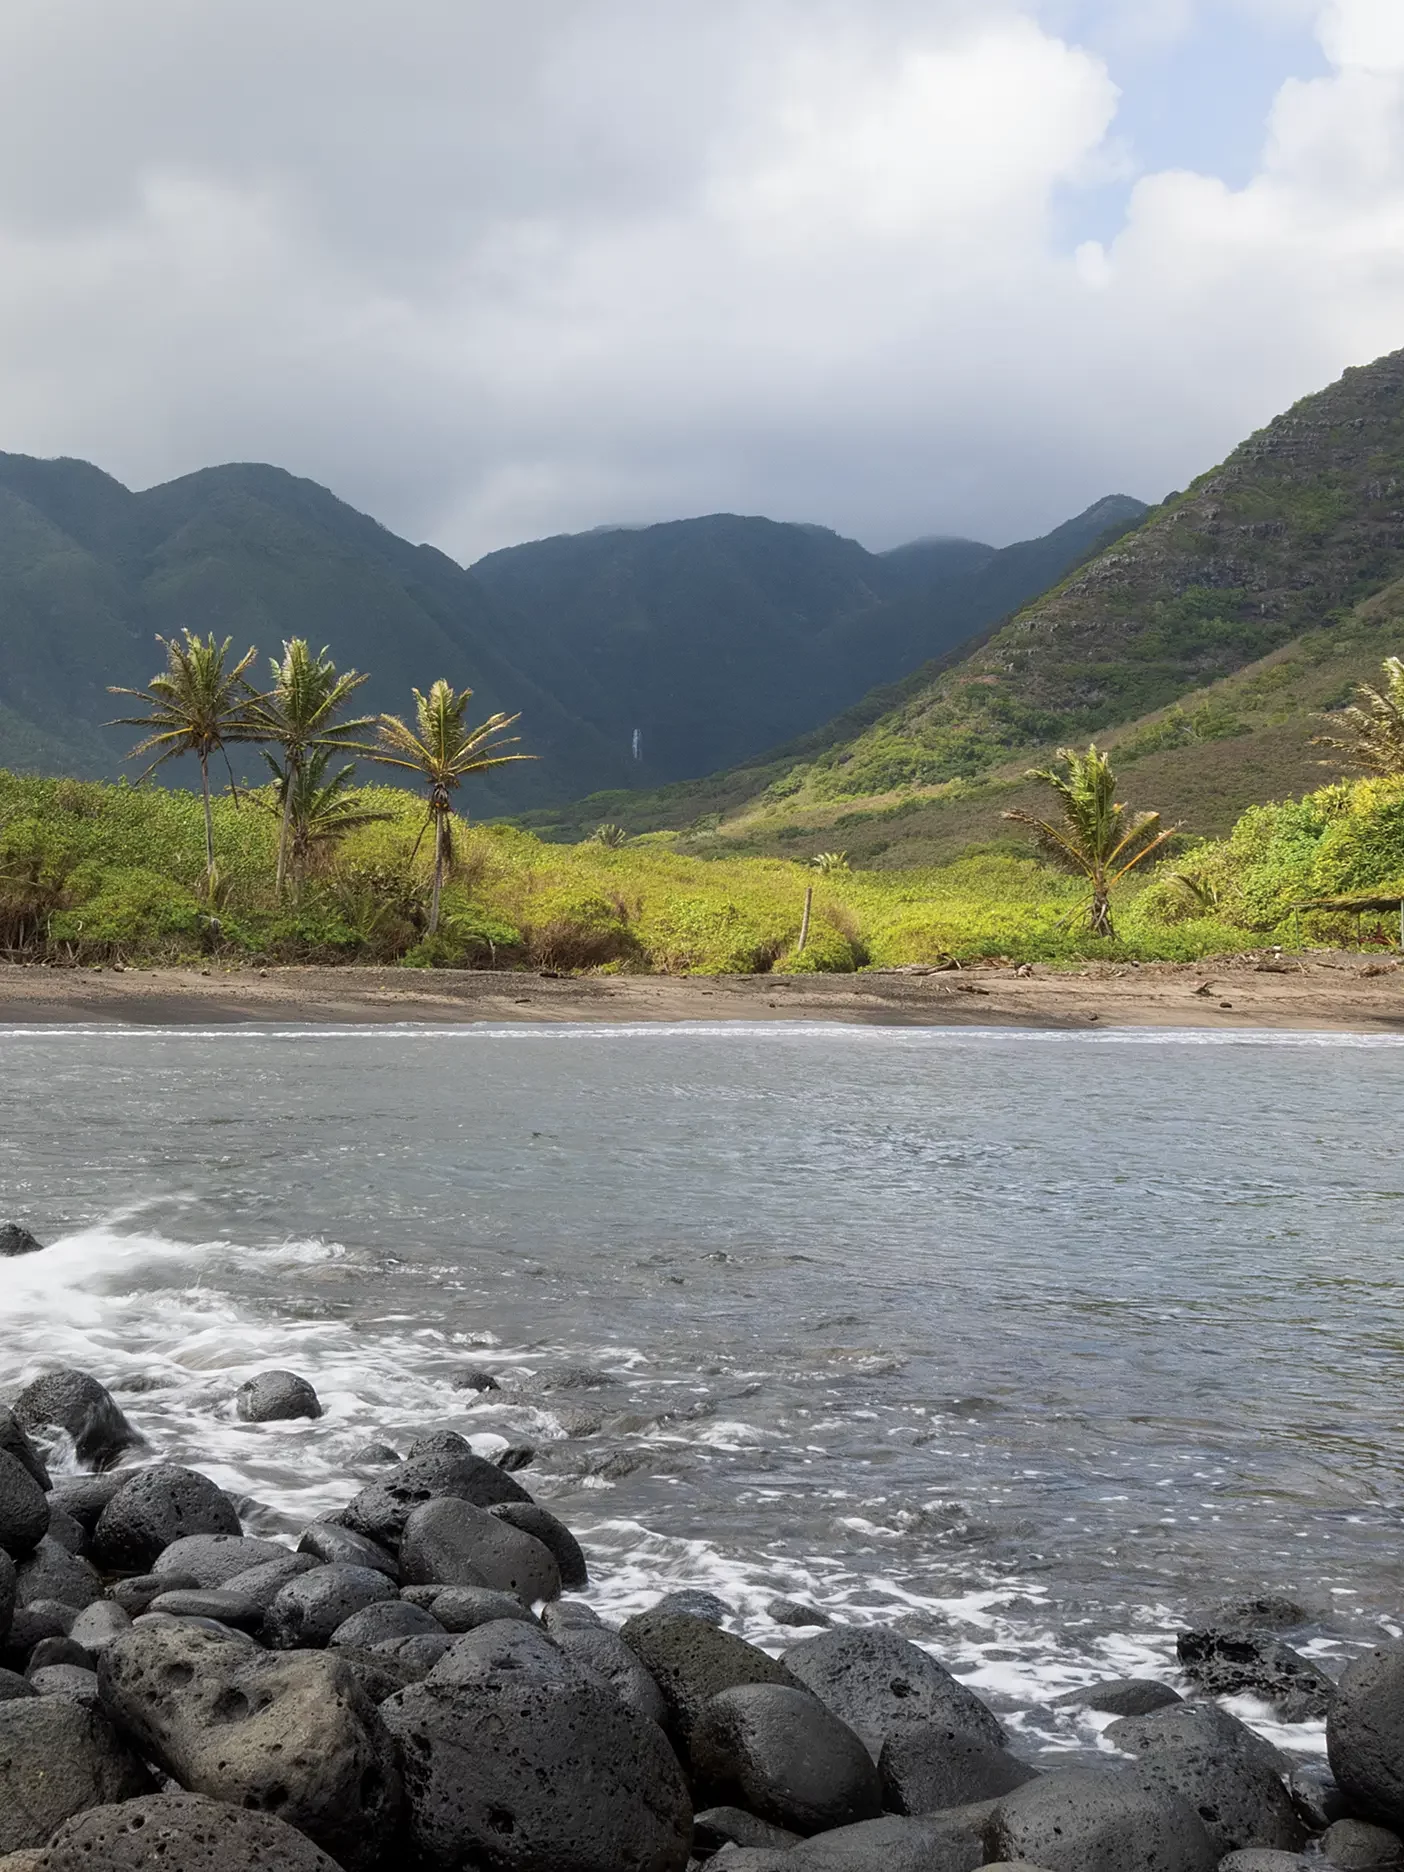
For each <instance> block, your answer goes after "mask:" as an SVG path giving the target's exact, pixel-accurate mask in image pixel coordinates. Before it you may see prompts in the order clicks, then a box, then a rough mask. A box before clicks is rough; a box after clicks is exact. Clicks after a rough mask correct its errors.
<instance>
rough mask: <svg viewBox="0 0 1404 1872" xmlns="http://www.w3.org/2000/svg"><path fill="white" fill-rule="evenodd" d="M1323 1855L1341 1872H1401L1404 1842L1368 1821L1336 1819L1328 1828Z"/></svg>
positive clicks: (1324, 1839) (1323, 1845)
mask: <svg viewBox="0 0 1404 1872" xmlns="http://www.w3.org/2000/svg"><path fill="white" fill-rule="evenodd" d="M1321 1852H1322V1856H1323V1857H1324V1858H1325V1860H1326V1863H1327V1865H1328V1866H1336V1867H1339V1868H1340V1872H1399V1868H1400V1867H1401V1866H1404V1840H1401V1839H1400V1837H1399V1835H1398V1834H1397V1833H1392V1832H1391V1831H1390V1830H1389V1828H1388V1827H1378V1826H1372V1825H1371V1824H1370V1822H1369V1821H1368V1820H1337V1821H1336V1822H1335V1823H1334V1825H1332V1826H1330V1827H1328V1828H1327V1830H1326V1833H1325V1836H1324V1837H1323V1839H1322V1841H1321Z"/></svg>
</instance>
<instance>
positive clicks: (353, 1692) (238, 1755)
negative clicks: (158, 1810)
mask: <svg viewBox="0 0 1404 1872" xmlns="http://www.w3.org/2000/svg"><path fill="white" fill-rule="evenodd" d="M377 1577H378V1576H377ZM98 1671H99V1683H100V1685H101V1691H102V1700H103V1705H104V1707H105V1708H106V1709H107V1710H108V1711H109V1712H110V1714H111V1715H112V1718H113V1720H114V1722H116V1723H117V1725H118V1726H119V1727H120V1728H121V1729H122V1730H123V1731H124V1732H125V1734H126V1735H127V1736H128V1738H129V1739H130V1740H131V1742H132V1743H133V1745H134V1746H135V1747H136V1748H137V1749H139V1750H140V1752H141V1754H142V1755H143V1756H144V1757H145V1759H147V1760H148V1761H151V1762H154V1763H155V1764H156V1765H157V1766H158V1767H159V1768H160V1769H161V1770H162V1771H163V1772H164V1773H166V1774H168V1775H172V1776H173V1777H174V1778H175V1779H176V1780H177V1781H178V1782H179V1783H180V1784H181V1786H182V1787H184V1788H186V1789H188V1790H189V1791H190V1792H191V1793H196V1794H206V1795H209V1796H211V1797H212V1798H213V1799H215V1800H227V1801H229V1802H230V1803H231V1804H232V1805H234V1806H237V1807H248V1808H253V1809H256V1810H260V1811H264V1812H274V1813H276V1814H277V1815H278V1816H279V1818H280V1819H283V1820H285V1821H286V1822H287V1823H288V1824H289V1825H290V1826H294V1827H296V1828H297V1829H298V1831H299V1832H302V1833H305V1834H307V1836H308V1837H309V1838H310V1839H313V1840H315V1841H316V1843H317V1844H318V1845H319V1846H320V1847H322V1849H323V1850H324V1851H325V1852H328V1853H330V1854H331V1856H332V1858H333V1859H335V1860H336V1862H337V1864H338V1865H339V1866H341V1867H343V1868H344V1872H369V1869H370V1868H372V1867H374V1866H376V1864H377V1862H378V1860H379V1859H380V1856H381V1854H382V1852H383V1850H384V1848H385V1847H386V1845H387V1843H388V1841H389V1839H390V1837H391V1834H392V1832H393V1830H394V1828H395V1825H396V1822H397V1820H398V1818H399V1811H400V1798H401V1788H400V1778H399V1772H398V1769H397V1766H396V1762H395V1755H394V1750H393V1748H392V1747H391V1745H390V1742H389V1738H388V1737H387V1735H386V1733H385V1730H384V1728H383V1726H382V1724H381V1722H380V1720H379V1718H378V1717H377V1715H376V1713H375V1709H374V1707H373V1706H372V1705H371V1704H370V1703H369V1702H368V1701H367V1700H366V1697H365V1696H364V1694H363V1693H362V1691H361V1689H360V1686H359V1685H358V1683H357V1682H356V1679H355V1677H354V1675H353V1674H352V1673H351V1671H350V1670H348V1669H347V1667H346V1665H345V1664H343V1663H342V1662H340V1661H339V1660H338V1658H337V1657H336V1656H335V1655H334V1654H325V1655H322V1654H317V1653H314V1652H308V1651H300V1652H293V1653H288V1654H282V1655H276V1654H270V1653H268V1652H265V1651H260V1650H258V1649H257V1648H256V1647H254V1646H252V1645H249V1644H248V1643H247V1642H244V1643H235V1642H233V1641H231V1640H230V1639H228V1638H224V1637H217V1636H215V1635H214V1634H213V1633H210V1632H206V1631H202V1630H200V1629H199V1628H198V1627H195V1626H190V1625H168V1624H164V1623H160V1624H154V1625H151V1626H148V1627H145V1628H140V1627H138V1628H135V1629H133V1630H132V1631H130V1632H128V1633H127V1634H126V1636H125V1637H123V1638H119V1639H118V1640H117V1642H116V1643H115V1644H113V1645H111V1646H109V1647H108V1649H107V1650H106V1651H105V1652H104V1653H103V1656H102V1660H101V1662H100V1664H99V1667H98Z"/></svg>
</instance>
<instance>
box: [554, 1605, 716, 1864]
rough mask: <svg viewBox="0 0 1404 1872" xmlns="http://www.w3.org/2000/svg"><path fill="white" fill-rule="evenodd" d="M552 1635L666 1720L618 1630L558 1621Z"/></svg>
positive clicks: (664, 1708) (626, 1698)
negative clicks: (564, 1623)
mask: <svg viewBox="0 0 1404 1872" xmlns="http://www.w3.org/2000/svg"><path fill="white" fill-rule="evenodd" d="M548 1610H549V1608H548ZM551 1635H552V1637H553V1638H554V1639H555V1641H556V1643H557V1644H558V1645H559V1646H560V1647H561V1649H562V1651H564V1652H565V1654H566V1656H567V1657H569V1658H573V1659H574V1660H575V1662H576V1663H577V1664H583V1665H584V1666H585V1668H586V1669H587V1670H589V1671H593V1672H594V1674H595V1676H596V1677H598V1678H599V1679H600V1680H601V1681H602V1682H604V1683H607V1684H608V1685H609V1686H610V1688H611V1689H612V1690H613V1691H614V1694H615V1695H616V1696H617V1697H618V1698H619V1699H620V1700H621V1702H624V1703H627V1704H628V1705H629V1708H630V1709H634V1710H637V1711H638V1712H639V1714H640V1716H647V1717H648V1719H649V1721H650V1722H656V1723H661V1724H666V1723H667V1720H668V1705H667V1704H666V1703H665V1702H664V1700H663V1692H662V1691H661V1690H660V1689H659V1688H658V1685H657V1684H656V1683H655V1682H654V1681H653V1679H652V1677H650V1676H649V1674H648V1672H647V1671H646V1670H645V1669H644V1667H643V1665H642V1664H641V1663H640V1662H639V1660H638V1658H636V1657H635V1655H634V1653H633V1652H632V1651H631V1650H630V1649H629V1647H628V1645H626V1644H625V1642H624V1640H623V1639H622V1638H621V1637H620V1636H619V1633H618V1632H613V1631H609V1630H608V1629H607V1628H606V1627H605V1626H603V1625H558V1626H554V1627H552V1628H551ZM741 1843H744V1842H741Z"/></svg>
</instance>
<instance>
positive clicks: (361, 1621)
mask: <svg viewBox="0 0 1404 1872" xmlns="http://www.w3.org/2000/svg"><path fill="white" fill-rule="evenodd" d="M425 1633H428V1634H430V1635H431V1636H432V1635H436V1634H437V1635H438V1636H439V1637H447V1636H448V1634H447V1633H446V1632H445V1631H444V1628H443V1626H442V1625H441V1624H440V1623H439V1621H438V1620H437V1619H436V1618H435V1617H434V1615H433V1613H432V1612H426V1611H425V1610H424V1608H423V1606H417V1605H411V1604H410V1603H409V1601H408V1600H407V1599H381V1600H378V1601H377V1602H376V1604H374V1605H368V1606H363V1607H362V1608H361V1610H360V1611H359V1612H353V1613H352V1614H351V1616H350V1618H348V1619H344V1620H343V1621H342V1623H341V1624H340V1625H338V1626H337V1628H336V1630H335V1631H334V1632H333V1633H332V1635H331V1637H330V1638H329V1639H328V1640H327V1643H328V1644H329V1645H331V1646H332V1647H333V1648H336V1647H338V1646H341V1645H355V1646H357V1647H359V1648H361V1649H363V1650H367V1651H368V1650H369V1649H370V1648H371V1646H372V1645H378V1644H384V1643H386V1642H387V1640H389V1639H391V1638H418V1637H420V1636H422V1635H423V1634H425Z"/></svg>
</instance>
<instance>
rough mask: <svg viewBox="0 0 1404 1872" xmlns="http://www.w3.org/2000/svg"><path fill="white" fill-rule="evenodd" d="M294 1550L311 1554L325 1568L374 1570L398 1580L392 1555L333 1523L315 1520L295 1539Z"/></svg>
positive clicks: (396, 1565) (375, 1542)
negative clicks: (362, 1567) (350, 1567)
mask: <svg viewBox="0 0 1404 1872" xmlns="http://www.w3.org/2000/svg"><path fill="white" fill-rule="evenodd" d="M297 1551H298V1552H299V1553H300V1554H311V1555H312V1557H313V1559H314V1560H320V1561H321V1562H322V1564H323V1565H324V1566H364V1567H373V1568H374V1569H375V1571H376V1572H377V1573H383V1574H384V1575H385V1577H386V1578H387V1579H393V1580H397V1579H398V1578H399V1577H400V1568H399V1563H398V1562H397V1560H396V1559H395V1556H394V1554H392V1553H390V1552H389V1551H388V1550H387V1549H386V1548H384V1547H382V1546H381V1545H380V1543H379V1542H378V1541H373V1540H367V1539H366V1537H365V1535H364V1534H353V1533H352V1531H351V1529H350V1528H344V1527H340V1526H338V1524H337V1523H336V1522H335V1521H314V1522H313V1523H312V1525H311V1527H306V1528H304V1529H303V1530H302V1533H301V1535H300V1536H299V1538H298V1543H297Z"/></svg>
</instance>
